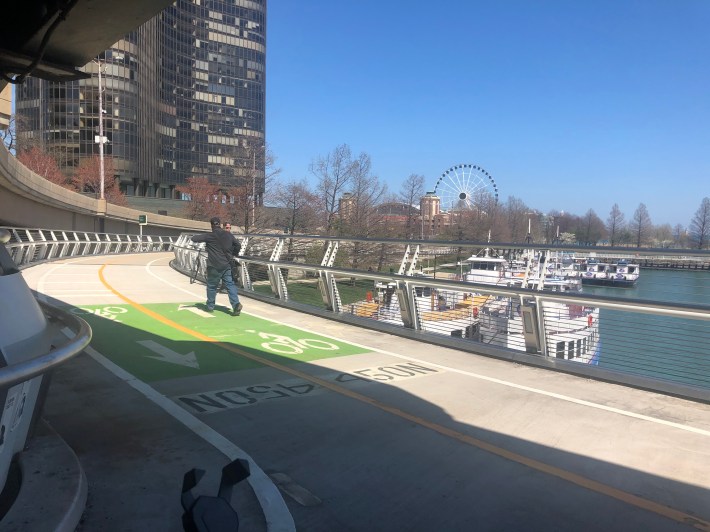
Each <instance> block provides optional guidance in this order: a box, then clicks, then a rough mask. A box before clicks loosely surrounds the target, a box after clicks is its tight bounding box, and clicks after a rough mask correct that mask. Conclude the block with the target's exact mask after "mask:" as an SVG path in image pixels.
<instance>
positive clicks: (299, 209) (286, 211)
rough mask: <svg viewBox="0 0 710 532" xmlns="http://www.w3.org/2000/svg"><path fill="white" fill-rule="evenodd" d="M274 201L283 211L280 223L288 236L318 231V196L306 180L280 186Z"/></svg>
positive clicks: (292, 181)
mask: <svg viewBox="0 0 710 532" xmlns="http://www.w3.org/2000/svg"><path fill="white" fill-rule="evenodd" d="M273 200H274V205H275V206H276V207H279V208H280V209H281V211H282V212H281V214H280V215H279V216H278V222H279V223H280V225H282V226H283V227H284V228H285V230H286V231H287V232H288V234H290V235H293V234H294V233H296V232H297V231H302V232H306V233H308V232H313V231H314V230H315V229H316V227H317V223H318V222H317V219H318V213H317V210H316V205H317V202H318V196H317V195H316V193H315V192H314V191H313V190H311V189H310V187H309V186H308V182H307V181H306V180H305V179H302V180H301V181H298V182H296V181H294V180H291V181H289V182H287V183H286V184H284V185H282V186H280V187H279V188H278V191H277V192H276V193H275V194H274V197H273Z"/></svg>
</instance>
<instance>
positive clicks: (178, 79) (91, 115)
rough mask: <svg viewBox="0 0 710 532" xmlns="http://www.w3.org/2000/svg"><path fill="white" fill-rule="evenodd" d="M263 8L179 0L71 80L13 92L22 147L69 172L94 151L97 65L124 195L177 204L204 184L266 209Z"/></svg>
mask: <svg viewBox="0 0 710 532" xmlns="http://www.w3.org/2000/svg"><path fill="white" fill-rule="evenodd" d="M266 1H267V0H231V1H226V0H178V1H177V2H176V3H175V4H173V5H172V6H170V7H169V8H167V9H165V10H164V11H163V12H162V13H161V14H159V15H158V16H156V17H154V18H153V19H151V20H150V21H148V22H146V23H145V24H143V25H142V26H140V27H139V28H138V29H136V30H135V31H133V32H131V33H130V34H128V35H127V36H125V37H124V38H123V39H122V40H120V41H118V42H117V43H116V44H114V46H113V47H111V49H109V50H107V51H106V52H104V53H103V54H102V55H101V56H100V57H99V58H97V60H98V61H99V62H100V63H99V62H96V61H94V62H92V63H89V64H88V65H86V66H85V67H84V68H83V71H84V72H86V73H88V74H90V75H91V77H90V78H88V79H83V80H79V81H73V82H69V83H56V82H50V81H46V80H41V79H36V78H28V79H27V81H26V82H25V83H24V84H23V85H20V86H18V87H17V88H16V114H17V116H18V121H17V125H18V134H19V135H18V136H19V139H18V140H19V148H20V149H23V148H25V147H29V146H32V145H40V146H41V147H43V148H44V149H46V150H47V151H48V152H50V153H51V154H52V155H54V156H55V158H57V161H58V163H59V165H60V168H62V170H63V171H65V172H66V173H68V174H71V173H73V172H74V170H75V169H76V167H77V166H78V165H79V162H80V160H81V159H82V158H86V157H93V156H95V155H98V153H99V145H98V140H99V139H98V135H99V120H100V111H99V82H98V72H99V64H100V65H101V68H102V86H103V89H104V91H103V108H104V114H103V130H104V136H105V137H107V143H106V144H105V145H104V153H105V156H106V157H111V158H112V161H113V167H114V170H115V178H116V179H117V181H118V182H119V185H120V188H121V190H122V191H123V192H124V193H125V194H126V195H127V196H143V197H157V198H179V197H180V195H179V194H178V193H177V191H176V190H175V187H176V186H179V185H181V184H184V183H185V180H186V179H187V178H189V177H207V178H209V179H210V181H211V182H213V183H215V184H218V185H220V186H224V187H225V188H226V187H234V186H243V187H245V189H247V190H248V191H249V194H254V195H255V197H256V202H255V203H256V204H257V205H262V204H263V193H264V160H265V156H264V151H265V138H266V137H265V134H266V131H265V125H266V120H265V111H266V102H265V96H266Z"/></svg>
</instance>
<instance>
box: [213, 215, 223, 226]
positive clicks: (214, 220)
mask: <svg viewBox="0 0 710 532" xmlns="http://www.w3.org/2000/svg"><path fill="white" fill-rule="evenodd" d="M210 223H211V224H212V227H215V226H218V225H221V223H222V220H220V219H219V218H218V217H217V216H215V217H214V218H210Z"/></svg>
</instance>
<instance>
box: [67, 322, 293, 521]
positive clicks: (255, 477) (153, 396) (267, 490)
mask: <svg viewBox="0 0 710 532" xmlns="http://www.w3.org/2000/svg"><path fill="white" fill-rule="evenodd" d="M62 332H64V334H65V335H66V336H68V337H70V338H72V337H73V336H74V333H73V332H72V331H71V330H69V329H64V330H63V331H62ZM84 351H85V352H86V353H87V354H88V355H89V356H90V357H91V358H93V359H94V360H95V361H96V362H98V363H99V364H101V365H102V366H103V367H105V368H106V369H107V370H109V371H110V372H111V373H113V374H114V375H116V377H118V378H119V379H121V380H122V381H123V382H125V383H126V384H128V385H129V386H130V387H131V388H133V389H134V390H136V391H138V392H139V393H141V394H143V396H145V397H146V398H147V399H148V400H150V401H152V402H153V403H155V404H156V405H157V406H159V407H160V408H162V409H163V410H164V411H165V412H167V413H168V414H170V415H171V416H172V417H173V418H175V419H176V420H177V421H179V422H180V423H182V424H183V425H185V427H187V428H188V429H190V430H191V431H192V432H194V433H195V434H196V435H197V436H198V437H200V438H202V439H203V440H205V441H206V442H207V443H209V444H210V445H212V446H213V447H214V448H215V449H217V450H218V451H219V452H221V453H222V454H224V455H225V456H226V457H227V458H229V459H230V460H236V459H237V458H243V459H244V460H247V461H248V462H249V471H250V472H251V474H250V475H249V476H248V477H247V480H248V481H249V484H250V485H251V487H252V489H253V490H254V493H255V495H256V497H257V498H258V499H259V503H260V504H261V508H262V510H263V512H264V517H265V519H266V524H267V529H268V530H269V532H282V531H283V532H287V531H288V532H295V530H296V525H295V523H294V521H293V517H292V516H291V513H290V512H289V510H288V507H287V506H286V502H285V501H284V499H283V497H282V496H281V493H280V492H279V490H278V488H277V487H276V486H275V485H274V483H273V481H272V480H271V479H270V478H269V476H268V475H267V474H266V473H264V471H263V470H262V469H261V468H260V467H259V466H258V465H257V463H256V462H255V461H254V459H253V458H252V457H251V456H249V455H248V454H247V453H246V452H245V451H244V450H243V449H241V448H240V447H238V446H237V445H235V444H234V443H232V442H231V441H230V440H228V439H227V438H225V437H224V436H222V435H221V434H220V433H219V432H217V431H216V430H214V429H213V428H212V427H210V426H209V425H207V424H206V423H203V422H202V421H200V420H199V419H197V418H196V417H195V416H193V415H192V414H190V413H188V412H187V411H186V410H184V409H183V408H181V407H180V406H178V405H176V404H175V403H174V402H173V401H171V400H170V399H168V398H167V397H165V396H164V395H162V394H160V393H158V392H157V391H156V390H155V389H154V388H152V387H151V386H149V385H148V384H146V383H145V382H143V381H142V380H140V379H138V378H137V377H136V376H134V375H133V374H131V373H129V372H128V371H126V370H124V369H123V368H122V367H120V366H117V365H116V364H114V363H113V362H111V361H110V360H109V359H108V358H106V357H105V356H104V355H102V354H101V353H99V352H98V351H96V349H94V348H92V347H91V346H89V347H87V348H86V349H84Z"/></svg>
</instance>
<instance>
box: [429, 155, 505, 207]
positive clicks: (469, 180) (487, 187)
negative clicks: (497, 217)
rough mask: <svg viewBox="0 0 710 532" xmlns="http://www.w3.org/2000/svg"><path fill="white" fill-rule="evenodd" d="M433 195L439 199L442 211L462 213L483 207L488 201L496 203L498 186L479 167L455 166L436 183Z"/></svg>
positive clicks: (471, 165)
mask: <svg viewBox="0 0 710 532" xmlns="http://www.w3.org/2000/svg"><path fill="white" fill-rule="evenodd" d="M434 194H436V195H437V196H439V198H440V199H441V210H442V211H464V210H472V209H474V208H476V207H481V206H484V204H485V202H487V200H488V199H492V200H493V201H494V202H495V203H498V186H497V185H496V182H495V181H494V180H493V178H492V177H491V175H490V174H489V173H488V172H486V171H485V170H484V169H483V168H481V167H480V166H476V165H473V164H457V165H456V166H452V167H451V168H449V169H448V170H446V171H445V172H444V173H443V174H441V177H440V178H439V180H438V181H437V182H436V187H435V188H434Z"/></svg>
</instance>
